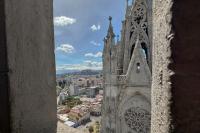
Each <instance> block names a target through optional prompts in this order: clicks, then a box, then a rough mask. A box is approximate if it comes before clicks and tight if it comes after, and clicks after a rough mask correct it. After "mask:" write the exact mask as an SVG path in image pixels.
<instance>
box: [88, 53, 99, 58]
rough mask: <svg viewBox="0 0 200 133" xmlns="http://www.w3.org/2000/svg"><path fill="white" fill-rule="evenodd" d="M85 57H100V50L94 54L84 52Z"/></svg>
mask: <svg viewBox="0 0 200 133" xmlns="http://www.w3.org/2000/svg"><path fill="white" fill-rule="evenodd" d="M85 57H95V58H97V57H102V52H97V53H96V54H93V53H86V54H85Z"/></svg>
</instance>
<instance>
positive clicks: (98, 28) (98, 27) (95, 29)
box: [90, 24, 101, 31]
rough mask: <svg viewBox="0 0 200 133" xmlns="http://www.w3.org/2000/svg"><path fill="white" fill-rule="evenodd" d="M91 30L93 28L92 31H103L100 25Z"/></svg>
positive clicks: (93, 26)
mask: <svg viewBox="0 0 200 133" xmlns="http://www.w3.org/2000/svg"><path fill="white" fill-rule="evenodd" d="M90 28H91V30H92V31H97V30H100V29H101V25H99V24H98V25H92V26H91V27H90Z"/></svg>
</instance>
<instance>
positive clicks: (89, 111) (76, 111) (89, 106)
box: [57, 94, 103, 128]
mask: <svg viewBox="0 0 200 133" xmlns="http://www.w3.org/2000/svg"><path fill="white" fill-rule="evenodd" d="M80 101H81V102H82V104H80V105H77V106H75V107H73V108H71V109H70V108H68V107H66V106H60V107H58V113H57V116H58V120H60V121H61V122H63V123H64V124H66V125H67V126H70V127H74V128H77V127H79V126H81V125H85V124H86V123H88V122H90V121H91V116H96V117H99V116H101V104H102V101H103V95H101V94H98V95H96V97H95V98H88V97H81V98H80Z"/></svg>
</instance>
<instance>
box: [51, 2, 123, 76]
mask: <svg viewBox="0 0 200 133" xmlns="http://www.w3.org/2000/svg"><path fill="white" fill-rule="evenodd" d="M124 12H125V0H54V34H55V55H56V70H57V73H63V72H67V71H74V70H83V69H95V70H99V69H101V68H102V58H101V55H102V50H103V38H104V37H105V36H106V34H107V29H108V24H109V21H108V17H109V16H112V17H113V21H112V23H113V26H114V31H115V33H116V35H119V34H120V30H121V21H122V20H123V18H124Z"/></svg>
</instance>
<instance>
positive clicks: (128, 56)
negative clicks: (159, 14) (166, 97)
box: [101, 0, 152, 133]
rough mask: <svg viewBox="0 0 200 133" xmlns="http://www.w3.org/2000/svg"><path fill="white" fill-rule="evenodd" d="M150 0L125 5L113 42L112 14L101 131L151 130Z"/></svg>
mask: <svg viewBox="0 0 200 133" xmlns="http://www.w3.org/2000/svg"><path fill="white" fill-rule="evenodd" d="M151 12H152V11H151V1H150V0H134V1H133V2H132V3H131V4H128V0H127V7H126V15H125V20H124V21H122V30H121V39H120V41H119V40H117V42H115V34H114V32H113V26H112V18H111V17H109V21H110V24H109V28H108V33H107V36H106V37H105V38H104V50H103V76H104V101H103V106H102V128H101V132H102V133H150V121H151V62H152V54H151V51H152V45H151V44H152V43H151V40H152V39H151V22H152V20H151V18H152V17H151Z"/></svg>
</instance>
